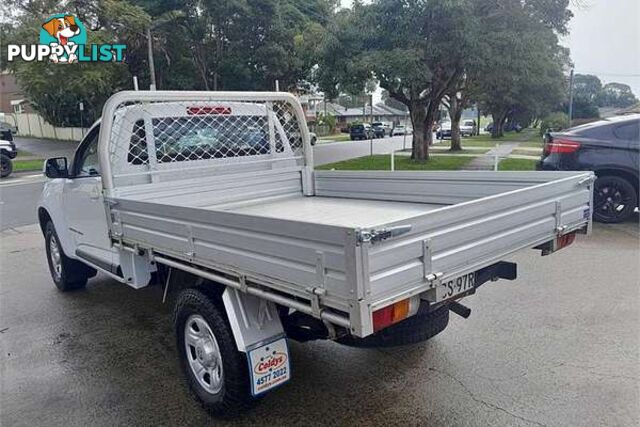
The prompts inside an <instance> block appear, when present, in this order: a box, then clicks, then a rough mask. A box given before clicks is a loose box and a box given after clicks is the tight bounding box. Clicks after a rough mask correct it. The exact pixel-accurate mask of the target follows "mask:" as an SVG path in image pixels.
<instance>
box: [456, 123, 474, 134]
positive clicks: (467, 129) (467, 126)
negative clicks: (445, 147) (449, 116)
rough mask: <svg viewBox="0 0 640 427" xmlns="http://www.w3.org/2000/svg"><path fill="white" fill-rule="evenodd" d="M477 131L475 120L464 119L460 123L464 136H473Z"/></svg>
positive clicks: (461, 132)
mask: <svg viewBox="0 0 640 427" xmlns="http://www.w3.org/2000/svg"><path fill="white" fill-rule="evenodd" d="M475 133H476V121H475V120H463V121H462V123H461V124H460V134H461V135H462V136H473V135H475Z"/></svg>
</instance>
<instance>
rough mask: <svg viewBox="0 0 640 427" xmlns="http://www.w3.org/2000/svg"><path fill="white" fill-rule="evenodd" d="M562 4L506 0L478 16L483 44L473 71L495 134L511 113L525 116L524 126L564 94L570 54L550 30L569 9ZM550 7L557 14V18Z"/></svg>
mask: <svg viewBox="0 0 640 427" xmlns="http://www.w3.org/2000/svg"><path fill="white" fill-rule="evenodd" d="M566 3H567V2H566V1H561V0H559V1H551V0H550V1H541V2H522V3H521V2H509V3H504V4H502V6H503V7H502V8H500V9H498V10H490V11H486V12H485V15H482V16H483V18H482V19H483V23H484V25H483V29H484V31H485V32H486V35H485V37H484V39H485V40H486V43H485V44H483V54H482V58H483V59H482V61H481V63H480V66H479V67H478V72H477V74H476V76H477V85H478V92H479V94H480V95H479V97H478V99H479V101H480V104H481V108H482V109H483V110H484V111H486V112H489V113H491V115H492V116H493V122H494V124H497V126H494V129H493V130H492V133H493V135H494V136H496V137H498V136H502V125H503V123H504V122H505V121H506V120H507V119H508V118H509V117H511V118H514V117H517V118H518V119H519V120H524V121H525V123H523V124H525V125H526V124H528V123H526V122H531V121H532V120H533V118H535V117H541V116H544V115H545V114H547V113H548V112H549V111H551V110H552V109H553V108H554V107H556V106H557V105H558V104H560V102H561V101H562V100H563V99H564V97H565V94H566V93H567V91H566V85H565V78H564V75H563V70H562V67H563V65H564V64H566V63H567V62H568V55H567V52H566V50H565V49H563V48H561V47H560V46H559V44H558V37H557V35H556V33H555V32H554V30H556V31H561V30H563V27H562V25H560V23H562V22H564V20H565V19H566V16H567V13H568V12H566V10H565V11H564V12H563V10H564V9H563V7H565V8H566ZM551 5H553V7H551ZM563 5H564V6H563ZM536 8H541V10H538V9H536ZM548 8H550V9H548ZM542 9H543V10H542ZM551 11H555V13H556V14H557V16H555V18H554V17H553V16H552V15H550V12H551ZM569 16H570V15H569ZM559 25H560V26H559Z"/></svg>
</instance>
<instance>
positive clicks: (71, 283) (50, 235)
mask: <svg viewBox="0 0 640 427" xmlns="http://www.w3.org/2000/svg"><path fill="white" fill-rule="evenodd" d="M44 241H45V250H46V253H47V264H48V265H49V273H51V279H52V280H53V283H54V284H55V285H56V288H58V289H59V290H61V291H62V292H69V291H73V290H76V289H80V288H84V287H85V286H86V285H87V280H89V278H91V277H93V276H95V275H96V273H97V271H96V270H95V269H93V268H91V267H89V266H87V265H85V264H83V263H82V262H80V261H77V260H74V259H71V258H69V257H68V256H67V255H66V254H65V253H64V251H63V249H62V245H60V239H59V238H58V234H57V233H56V229H55V227H54V226H53V223H52V222H51V221H49V222H47V224H46V226H45V229H44ZM54 248H57V250H58V256H59V267H60V271H59V272H58V271H57V270H56V265H58V263H57V262H56V261H55V260H54V258H53V255H54Z"/></svg>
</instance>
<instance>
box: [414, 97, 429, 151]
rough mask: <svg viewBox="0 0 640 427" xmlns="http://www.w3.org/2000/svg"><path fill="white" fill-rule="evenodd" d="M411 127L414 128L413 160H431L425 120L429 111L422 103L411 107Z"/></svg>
mask: <svg viewBox="0 0 640 427" xmlns="http://www.w3.org/2000/svg"><path fill="white" fill-rule="evenodd" d="M409 115H410V116H411V125H412V126H413V144H412V148H411V158H412V159H414V160H419V161H425V160H428V159H429V143H430V142H431V141H430V140H425V129H424V128H425V119H426V117H427V111H426V109H425V108H424V105H423V104H421V103H412V104H411V106H410V107H409Z"/></svg>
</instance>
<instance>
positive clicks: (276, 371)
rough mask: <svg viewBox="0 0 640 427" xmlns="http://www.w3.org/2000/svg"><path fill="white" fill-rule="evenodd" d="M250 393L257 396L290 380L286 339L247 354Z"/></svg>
mask: <svg viewBox="0 0 640 427" xmlns="http://www.w3.org/2000/svg"><path fill="white" fill-rule="evenodd" d="M247 359H248V360H249V372H250V373H251V393H252V394H253V395H254V396H258V395H260V394H262V393H265V392H267V391H269V390H271V389H273V388H274V387H277V386H279V385H282V384H284V383H286V382H287V381H289V379H290V378H291V367H290V363H289V347H288V346H287V339H286V338H280V339H278V340H275V341H272V342H270V343H269V344H264V345H262V346H260V347H257V348H254V349H253V350H250V351H249V352H247Z"/></svg>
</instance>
